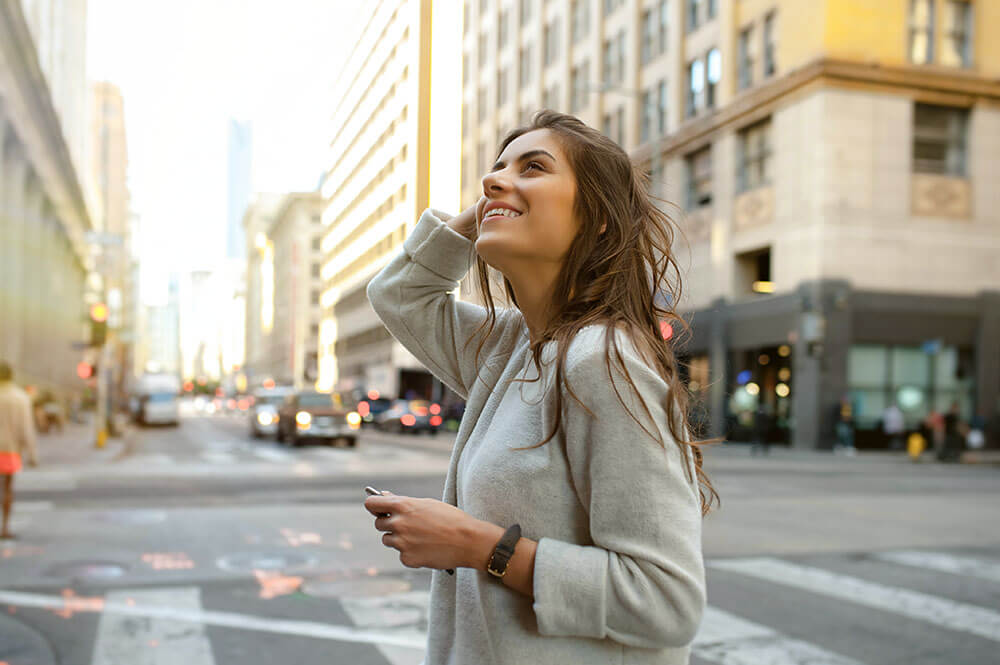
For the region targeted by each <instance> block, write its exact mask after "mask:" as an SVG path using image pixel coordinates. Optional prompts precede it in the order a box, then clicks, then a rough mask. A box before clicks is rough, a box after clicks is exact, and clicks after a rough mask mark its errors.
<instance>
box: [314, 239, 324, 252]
mask: <svg viewBox="0 0 1000 665" xmlns="http://www.w3.org/2000/svg"><path fill="white" fill-rule="evenodd" d="M322 247H323V239H322V238H313V241H312V248H313V251H314V252H318V251H319V250H320V249H321V248H322Z"/></svg>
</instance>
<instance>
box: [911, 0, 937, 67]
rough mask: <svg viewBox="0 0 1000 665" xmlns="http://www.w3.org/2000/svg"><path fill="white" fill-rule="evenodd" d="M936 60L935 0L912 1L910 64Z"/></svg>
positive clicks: (922, 63) (921, 63) (923, 63)
mask: <svg viewBox="0 0 1000 665" xmlns="http://www.w3.org/2000/svg"><path fill="white" fill-rule="evenodd" d="M933 60H934V0H910V62H913V63H916V64H918V65H926V64H928V63H930V62H932V61H933Z"/></svg>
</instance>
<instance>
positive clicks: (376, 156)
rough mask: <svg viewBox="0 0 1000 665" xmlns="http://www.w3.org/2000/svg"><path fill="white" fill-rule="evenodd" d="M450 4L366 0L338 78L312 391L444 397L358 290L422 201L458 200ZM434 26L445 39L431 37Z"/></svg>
mask: <svg viewBox="0 0 1000 665" xmlns="http://www.w3.org/2000/svg"><path fill="white" fill-rule="evenodd" d="M458 9H459V7H458V5H457V4H455V3H432V2H430V0H380V1H379V2H376V3H373V10H372V12H371V15H370V18H369V19H368V22H367V23H366V24H365V26H364V27H363V29H362V30H361V31H360V33H359V37H358V41H357V42H356V43H355V45H354V47H353V50H352V52H351V55H350V56H349V59H348V61H347V63H346V65H345V66H344V67H343V69H342V75H341V78H340V79H339V81H338V82H337V85H336V88H335V91H336V92H335V94H334V99H336V100H338V102H337V107H336V108H335V109H334V113H333V123H332V133H331V135H332V137H333V138H332V142H331V145H330V158H331V161H330V166H329V169H328V172H327V174H326V177H325V179H324V181H323V186H322V193H323V199H324V201H325V204H324V210H323V215H322V221H323V225H324V227H325V233H324V237H323V241H322V251H323V255H324V261H323V266H322V271H321V274H322V278H323V281H324V285H325V287H324V290H323V294H322V307H323V321H322V323H321V325H320V345H319V347H320V348H319V354H320V358H319V382H318V385H319V386H320V387H321V388H324V389H338V390H352V389H364V390H377V391H379V393H380V394H383V395H386V396H396V395H401V396H405V395H415V396H420V397H423V398H433V399H441V398H442V397H443V394H444V388H443V386H442V385H441V383H440V382H439V381H437V380H436V379H434V378H433V377H431V375H430V373H429V372H427V370H426V369H425V368H423V366H421V365H420V363H419V362H417V360H416V359H415V358H414V357H413V356H412V355H411V354H410V353H409V352H407V351H406V350H405V349H404V348H403V347H402V345H400V344H399V343H398V342H396V341H395V340H394V339H393V338H392V336H391V335H390V334H389V332H388V331H387V330H386V329H385V328H384V327H383V326H382V323H381V321H380V320H379V319H378V317H377V316H376V315H375V312H374V311H373V310H372V308H371V305H370V304H369V303H368V298H367V296H366V294H365V289H366V287H367V285H368V282H369V280H370V279H371V278H372V276H374V274H375V273H376V272H377V271H378V270H379V269H381V268H382V266H384V265H385V263H386V262H387V261H388V260H389V258H391V257H392V256H393V255H394V254H395V253H397V252H398V251H399V250H400V248H401V245H402V242H403V239H404V238H405V237H406V235H407V233H408V232H409V231H410V230H411V229H412V228H413V226H414V225H415V224H416V222H417V219H418V218H419V216H420V213H421V212H422V211H423V210H424V209H426V208H428V207H435V208H441V209H454V207H456V206H457V204H458V109H457V106H456V105H454V104H451V103H450V101H447V102H446V101H445V100H449V99H450V97H451V96H452V95H453V94H454V93H453V91H454V90H456V89H457V86H458V84H459V70H458V60H457V56H458V52H459V50H458V43H457V41H455V40H454V39H452V38H451V35H454V34H456V33H457V31H458V29H459V25H460V17H459V13H458ZM435 33H439V34H442V35H445V36H444V37H442V38H440V39H437V40H433V42H432V35H433V34H435ZM435 90H440V91H442V95H441V97H442V98H441V99H437V100H436V101H435V94H434V91H435ZM432 201H433V203H432ZM456 212H457V210H456Z"/></svg>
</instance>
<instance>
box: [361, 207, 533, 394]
mask: <svg viewBox="0 0 1000 665" xmlns="http://www.w3.org/2000/svg"><path fill="white" fill-rule="evenodd" d="M441 217H442V215H441V214H440V213H438V212H437V211H435V210H432V209H427V210H425V211H424V213H423V214H422V215H421V216H420V220H419V221H418V222H417V225H416V227H414V229H413V231H412V232H411V233H410V235H409V236H407V238H406V240H405V241H403V251H402V252H400V253H399V254H398V255H397V256H396V257H394V258H393V259H392V260H391V261H390V262H389V263H388V265H386V266H385V267H384V268H383V269H382V270H381V272H379V273H378V274H377V275H375V277H374V278H372V280H371V282H369V284H368V290H367V293H368V300H369V301H370V302H371V304H372V307H373V308H374V309H375V313H376V314H378V316H379V318H380V319H381V320H382V323H384V324H385V327H386V328H387V329H388V330H389V332H390V333H392V335H393V337H395V338H396V339H397V340H399V342H400V343H401V344H402V345H403V346H405V347H406V348H407V350H409V351H410V353H412V354H413V355H414V356H416V358H417V359H418V360H419V361H420V362H421V363H423V364H424V365H425V366H426V367H427V369H429V370H430V371H431V372H432V373H433V374H434V375H435V376H437V377H438V378H439V379H441V380H442V381H444V382H445V383H446V384H448V386H450V387H451V388H452V389H453V390H454V391H455V392H456V393H458V394H459V395H461V397H462V398H463V399H467V398H468V394H469V389H470V388H471V387H472V385H473V382H474V381H475V379H476V376H477V368H478V367H481V366H483V365H484V364H485V362H486V360H487V359H488V358H489V357H490V355H491V354H492V353H493V351H494V350H495V349H496V347H497V344H498V341H499V340H500V339H501V338H502V334H503V332H504V330H505V328H506V326H507V325H508V324H509V323H511V322H512V320H513V318H514V317H513V315H512V314H511V313H510V312H509V311H507V310H503V309H497V312H496V314H497V320H496V323H495V325H494V329H493V332H492V333H491V334H490V335H489V337H488V338H487V339H486V340H485V342H484V343H483V347H482V350H481V351H480V353H479V362H478V363H476V349H477V347H478V346H479V341H480V337H479V336H476V337H474V338H473V339H472V341H470V342H469V343H468V344H466V341H467V340H469V338H470V336H471V335H472V334H473V333H474V332H475V331H476V330H477V329H478V328H479V326H480V325H481V324H482V323H483V322H484V321H485V320H486V318H487V314H488V313H487V310H486V308H485V307H482V306H480V305H476V304H474V303H468V302H463V301H460V300H457V299H456V298H455V296H454V294H453V293H452V292H453V291H454V289H455V287H456V286H457V282H458V280H460V279H462V277H464V276H465V274H466V273H468V272H469V266H470V264H471V262H472V255H473V248H472V242H471V241H469V240H468V239H467V238H465V237H463V236H462V235H461V234H459V233H457V232H456V231H454V230H453V229H452V228H451V227H449V226H448V225H447V224H445V223H444V222H443V221H441ZM484 331H485V329H484Z"/></svg>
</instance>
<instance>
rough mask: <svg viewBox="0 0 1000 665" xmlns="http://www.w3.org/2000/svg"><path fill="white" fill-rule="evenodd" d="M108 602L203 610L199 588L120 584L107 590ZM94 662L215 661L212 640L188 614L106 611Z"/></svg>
mask: <svg viewBox="0 0 1000 665" xmlns="http://www.w3.org/2000/svg"><path fill="white" fill-rule="evenodd" d="M104 602H105V605H107V604H111V605H113V606H114V605H118V604H122V605H126V606H129V604H130V603H134V606H144V605H167V606H169V607H172V608H175V609H177V610H179V611H187V612H191V613H195V614H196V613H197V612H199V611H200V610H201V591H200V590H199V589H198V587H174V588H169V589H122V590H119V591H113V592H110V593H108V594H107V595H106V596H105V598H104ZM91 663H92V665H123V664H124V663H130V664H135V665H147V664H148V665H172V664H176V665H215V658H214V657H213V656H212V645H211V644H210V643H209V641H208V636H207V635H206V634H205V626H204V625H203V624H202V623H199V622H197V621H191V620H184V619H180V620H178V619H171V618H153V620H152V621H135V619H134V618H133V616H129V615H125V614H119V613H116V612H104V613H103V614H102V615H101V620H100V623H99V624H98V628H97V640H96V642H95V644H94V657H93V659H92V660H91Z"/></svg>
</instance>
